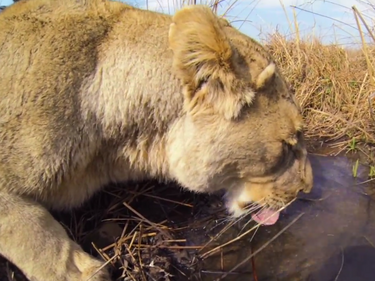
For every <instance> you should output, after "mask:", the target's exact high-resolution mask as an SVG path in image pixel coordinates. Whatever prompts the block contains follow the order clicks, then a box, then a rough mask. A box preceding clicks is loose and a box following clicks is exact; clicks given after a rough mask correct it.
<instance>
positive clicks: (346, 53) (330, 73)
mask: <svg viewBox="0 0 375 281" xmlns="http://www.w3.org/2000/svg"><path fill="white" fill-rule="evenodd" d="M267 47H268V48H269V50H270V52H271V53H272V54H273V56H274V58H275V59H276V61H277V62H278V64H279V66H280V67H281V69H282V71H283V73H284V74H285V75H286V77H287V79H288V81H289V82H290V83H291V85H292V88H293V89H294V91H295V94H296V97H297V100H298V101H299V103H300V105H301V107H302V109H303V113H304V116H305V120H306V126H307V128H306V135H307V136H308V137H310V138H313V139H325V140H330V141H335V143H336V144H337V141H339V140H341V141H343V142H339V143H338V144H340V145H342V144H344V145H346V144H347V141H348V140H349V139H351V138H353V137H355V138H356V139H358V140H362V141H364V142H367V143H374V141H375V134H374V126H373V124H374V120H373V119H372V115H371V112H370V108H369V103H368V98H369V96H370V95H371V93H372V91H374V87H373V85H372V84H373V81H372V75H370V73H369V70H368V67H367V63H366V57H365V55H364V53H363V52H362V51H361V50H354V51H350V50H345V49H343V48H341V47H340V46H335V45H323V44H322V43H321V42H320V41H319V40H318V39H314V40H309V41H298V40H294V41H292V40H286V39H285V37H283V36H282V35H280V34H273V35H271V36H270V37H269V41H268V42H267ZM371 51H374V50H371ZM369 52H370V51H369ZM371 55H372V54H371ZM371 57H372V56H371Z"/></svg>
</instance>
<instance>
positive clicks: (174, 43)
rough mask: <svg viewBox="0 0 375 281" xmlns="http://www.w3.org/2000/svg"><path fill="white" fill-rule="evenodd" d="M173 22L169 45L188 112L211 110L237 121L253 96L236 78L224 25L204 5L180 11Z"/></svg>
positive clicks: (231, 50) (232, 54)
mask: <svg viewBox="0 0 375 281" xmlns="http://www.w3.org/2000/svg"><path fill="white" fill-rule="evenodd" d="M172 21H173V22H172V24H171V25H170V29H169V45H170V47H171V49H172V51H173V67H174V69H175V70H176V71H177V75H178V77H179V78H180V79H181V80H182V82H183V84H184V92H185V93H184V94H185V108H186V110H188V111H190V112H193V111H196V112H197V111H202V110H204V109H208V108H211V109H214V110H215V111H216V112H219V113H221V114H223V115H224V116H225V117H226V118H227V119H231V118H235V117H237V116H238V115H239V113H240V110H241V108H242V107H243V105H244V104H245V103H248V102H251V100H252V98H253V93H252V92H251V93H250V92H249V93H247V95H246V96H245V94H244V93H245V92H246V91H244V90H243V87H241V85H240V84H239V83H238V79H236V77H235V74H234V71H233V57H234V55H235V54H234V52H235V51H234V50H233V48H232V46H231V44H230V41H229V39H228V38H227V36H226V34H225V33H224V31H223V28H224V24H223V23H224V22H225V21H221V20H220V19H219V18H217V17H216V15H215V14H214V13H213V12H212V11H211V9H210V8H208V7H207V6H203V5H192V6H187V7H185V8H183V9H181V10H180V11H178V12H177V13H176V14H175V15H174V17H173V19H172ZM226 25H227V24H226Z"/></svg>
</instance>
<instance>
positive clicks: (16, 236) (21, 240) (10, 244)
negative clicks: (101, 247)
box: [0, 191, 110, 281]
mask: <svg viewBox="0 0 375 281" xmlns="http://www.w3.org/2000/svg"><path fill="white" fill-rule="evenodd" d="M0 254H1V255H3V256H4V257H5V258H7V259H8V260H9V261H11V262H13V263H14V264H15V265H16V266H17V267H18V268H20V269H21V270H22V271H23V272H24V274H25V275H26V277H27V278H28V279H29V280H30V281H86V280H88V279H89V278H90V277H91V276H92V275H93V274H94V273H95V272H97V271H98V269H99V268H100V267H101V266H102V264H103V263H102V262H100V261H98V260H96V259H94V258H93V257H91V256H90V255H88V254H87V253H86V252H84V251H83V250H82V249H81V247H80V246H79V245H78V244H76V243H75V242H73V241H72V240H71V239H70V238H69V237H68V235H67V233H66V231H65V230H64V228H63V227H62V226H61V225H60V224H59V223H58V222H57V221H56V220H55V219H54V218H53V217H52V215H51V214H50V213H49V212H48V211H47V210H46V209H45V208H43V207H42V206H41V205H39V204H38V203H36V202H34V201H32V200H29V199H26V198H21V197H19V196H16V195H14V194H10V193H7V192H4V191H0ZM90 280H91V281H109V280H110V278H109V275H108V272H107V271H106V269H101V270H99V273H98V274H96V275H95V276H94V277H93V278H91V279H90Z"/></svg>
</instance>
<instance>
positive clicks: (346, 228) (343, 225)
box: [195, 156, 375, 281]
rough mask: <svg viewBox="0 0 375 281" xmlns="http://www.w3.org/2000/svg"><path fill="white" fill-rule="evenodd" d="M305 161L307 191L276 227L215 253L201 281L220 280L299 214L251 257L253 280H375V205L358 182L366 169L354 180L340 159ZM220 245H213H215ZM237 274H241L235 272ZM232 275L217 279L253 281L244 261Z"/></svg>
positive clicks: (227, 236) (230, 236)
mask: <svg viewBox="0 0 375 281" xmlns="http://www.w3.org/2000/svg"><path fill="white" fill-rule="evenodd" d="M310 158H311V162H312V166H313V170H314V180H315V185H314V189H313V191H312V193H311V194H309V195H308V196H305V195H304V196H303V198H304V199H305V200H298V201H296V202H294V203H293V204H292V205H291V206H289V207H288V208H287V210H285V211H283V213H282V215H281V216H280V220H279V221H278V222H277V223H276V225H274V226H265V227H260V228H259V229H258V231H257V232H256V233H255V235H254V238H253V239H252V241H251V242H250V240H251V238H252V234H251V233H250V234H249V235H247V236H246V237H247V238H245V239H243V240H242V241H241V242H239V243H234V244H232V245H230V246H228V247H225V248H224V253H223V257H224V258H221V257H220V254H218V255H216V257H212V258H209V259H208V260H205V262H204V265H203V273H202V271H201V274H200V275H201V276H200V277H201V279H202V280H217V278H219V277H220V276H222V274H219V273H218V271H228V270H230V269H232V268H233V267H234V266H236V265H237V264H239V263H240V262H242V261H243V260H244V259H246V258H247V257H249V255H251V253H252V252H254V251H256V250H257V249H259V248H260V247H262V246H263V245H265V244H267V242H269V241H270V239H272V237H274V236H275V235H276V234H277V233H279V232H280V231H281V230H283V229H284V228H285V227H286V226H287V225H288V224H289V223H290V222H291V221H292V220H293V219H295V218H296V217H297V216H299V215H300V214H301V213H304V214H303V215H302V217H301V218H300V219H299V220H297V221H296V222H295V223H294V224H293V225H292V226H291V227H290V228H288V229H287V230H286V231H285V232H284V233H283V234H281V235H280V236H279V237H278V238H276V239H275V240H274V241H273V242H271V243H270V244H269V245H268V246H267V247H266V248H264V250H262V251H261V252H259V253H258V254H257V255H255V257H254V260H253V261H254V264H255V273H256V276H257V279H258V280H259V281H274V280H275V281H276V280H280V281H297V280H298V281H301V280H303V281H305V280H306V281H307V280H309V281H336V280H337V281H346V280H348V281H349V280H351V281H372V280H375V267H374V264H375V248H374V245H375V205H374V201H373V198H372V196H371V187H370V186H369V185H366V184H361V181H362V182H363V179H365V178H366V175H367V174H366V173H367V171H366V169H364V168H363V167H359V174H358V175H359V178H357V179H355V178H353V176H352V167H353V163H352V162H351V161H350V160H348V159H347V158H346V157H322V156H311V157H310ZM361 178H362V180H361ZM301 197H302V196H301ZM306 199H309V200H306ZM240 229H241V225H238V226H237V227H235V228H233V229H232V230H231V231H227V232H226V233H225V234H224V235H223V236H222V237H221V238H220V240H225V241H227V240H228V239H233V238H235V237H236V236H237V235H238V234H239V231H240ZM195 240H198V239H197V238H195ZM223 242H224V241H217V242H216V243H215V246H216V245H220V244H221V243H223ZM251 248H252V249H251ZM207 271H208V272H209V273H207ZM243 271H247V272H246V273H244V274H239V273H238V272H243ZM236 272H237V274H232V275H228V276H227V277H226V278H224V279H223V280H249V281H250V280H256V279H255V277H254V274H253V265H252V263H251V261H250V260H249V261H248V262H247V263H246V264H244V265H243V266H242V267H241V268H239V269H237V270H236Z"/></svg>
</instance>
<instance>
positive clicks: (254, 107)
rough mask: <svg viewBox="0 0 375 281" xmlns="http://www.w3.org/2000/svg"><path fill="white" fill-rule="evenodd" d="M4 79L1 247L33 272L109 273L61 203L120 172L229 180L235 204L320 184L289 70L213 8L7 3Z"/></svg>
mask: <svg viewBox="0 0 375 281" xmlns="http://www.w3.org/2000/svg"><path fill="white" fill-rule="evenodd" d="M0 77H1V79H0V89H1V91H0V254H1V255H3V256H4V257H6V258H7V259H9V260H10V261H11V262H13V263H14V264H16V265H17V266H18V267H19V268H20V269H21V270H22V271H23V272H24V273H25V275H26V276H27V277H28V278H29V279H30V280H33V281H84V280H87V277H89V276H91V275H92V274H93V273H95V272H97V271H98V274H96V275H95V276H94V277H93V279H91V280H95V281H109V280H110V278H109V276H108V273H107V271H106V269H105V268H101V266H102V265H103V262H102V261H99V260H96V259H94V258H93V257H91V256H90V255H88V254H87V253H85V252H84V251H83V250H82V248H81V247H80V246H79V245H78V244H76V243H75V242H74V241H72V240H71V239H69V237H68V235H67V234H66V232H65V231H64V229H63V228H62V227H61V225H60V224H59V223H58V222H57V221H55V220H54V219H53V217H52V216H51V215H50V213H49V210H51V209H52V210H68V209H72V208H74V207H77V206H80V205H81V204H83V203H84V202H85V201H86V200H88V199H89V198H90V197H91V196H92V195H93V194H94V193H96V192H98V191H99V190H100V189H101V188H103V187H104V186H105V185H106V184H108V183H110V182H124V181H128V180H145V179H150V178H157V179H160V180H167V181H168V180H173V181H176V182H178V183H179V184H180V185H181V186H182V187H184V188H186V189H189V190H191V191H194V192H207V193H211V192H215V191H217V190H220V189H224V190H225V192H226V204H227V206H228V211H229V212H230V213H232V215H235V216H242V215H244V214H246V213H247V212H248V210H247V209H246V205H247V204H263V205H264V206H268V207H269V208H273V209H276V208H278V207H280V206H281V205H282V206H284V205H285V204H287V203H288V202H289V201H290V200H292V199H293V198H295V196H296V194H297V192H299V191H301V190H304V191H305V192H309V190H310V189H311V188H312V184H313V182H312V171H311V166H310V163H309V161H308V159H307V156H306V148H305V145H304V141H303V133H302V127H303V122H302V116H301V114H300V111H299V108H298V105H297V104H296V103H295V101H294V97H293V95H292V94H291V93H290V92H289V91H288V87H287V82H286V81H285V79H284V78H283V76H282V74H281V73H280V71H279V69H278V68H277V67H276V65H275V64H274V62H273V60H272V58H271V57H270V56H269V54H268V53H267V52H266V51H265V49H264V48H263V47H262V46H261V45H260V44H258V43H257V42H255V41H254V40H252V39H251V38H249V37H248V36H246V35H244V34H242V33H240V32H239V31H238V30H236V29H235V28H233V27H232V26H231V25H230V24H229V23H228V22H227V21H225V20H223V19H220V18H217V17H216V16H215V15H214V14H213V13H212V12H211V10H210V9H209V8H208V7H205V6H200V5H197V6H188V7H186V8H183V9H181V10H180V11H178V12H177V13H176V14H175V15H174V16H173V17H171V16H169V15H163V14H160V13H155V12H150V11H144V10H140V9H136V8H134V7H131V6H129V5H126V4H123V3H120V2H116V1H108V0H68V1H57V0H23V1H20V2H17V3H15V4H13V5H11V6H10V7H8V8H6V9H5V10H4V11H3V12H2V13H1V14H0ZM166 196H167V195H166ZM45 257H48V258H45Z"/></svg>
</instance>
